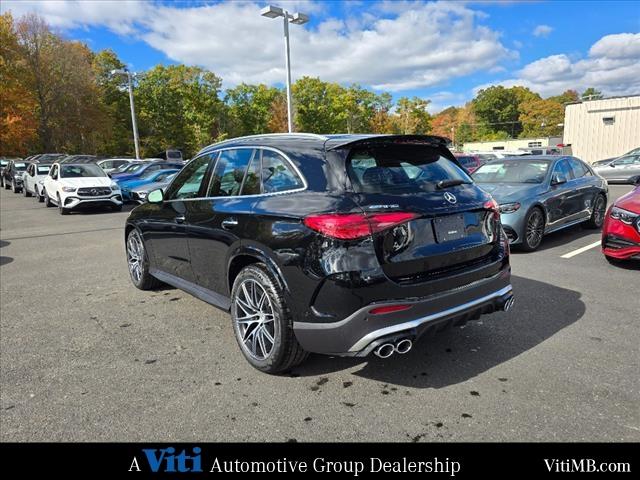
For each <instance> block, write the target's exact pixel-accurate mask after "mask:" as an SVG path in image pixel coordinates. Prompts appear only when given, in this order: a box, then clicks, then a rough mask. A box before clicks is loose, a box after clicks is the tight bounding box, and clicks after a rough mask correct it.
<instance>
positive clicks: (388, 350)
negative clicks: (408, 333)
mask: <svg viewBox="0 0 640 480" xmlns="http://www.w3.org/2000/svg"><path fill="white" fill-rule="evenodd" d="M411 347H413V342H412V341H411V340H409V339H408V338H403V339H402V340H398V342H397V343H396V344H395V345H394V344H393V343H383V344H382V345H380V346H379V347H378V348H376V349H375V350H374V351H373V353H374V354H375V355H376V356H377V357H379V358H389V357H390V356H391V355H393V354H394V353H399V354H400V355H403V354H405V353H407V352H409V350H411Z"/></svg>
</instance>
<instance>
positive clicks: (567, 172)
mask: <svg viewBox="0 0 640 480" xmlns="http://www.w3.org/2000/svg"><path fill="white" fill-rule="evenodd" d="M557 173H559V174H560V175H563V176H564V177H565V178H566V179H567V181H569V180H571V179H572V175H571V168H570V167H569V162H567V161H566V160H560V161H559V162H558V163H556V166H555V168H554V169H553V174H554V175H555V174H557Z"/></svg>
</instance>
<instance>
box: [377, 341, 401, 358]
mask: <svg viewBox="0 0 640 480" xmlns="http://www.w3.org/2000/svg"><path fill="white" fill-rule="evenodd" d="M395 350H396V347H394V346H393V344H391V343H383V344H382V345H380V346H379V347H378V348H376V349H375V350H374V352H373V353H375V354H376V356H377V357H380V358H389V357H390V356H391V355H393V352H395Z"/></svg>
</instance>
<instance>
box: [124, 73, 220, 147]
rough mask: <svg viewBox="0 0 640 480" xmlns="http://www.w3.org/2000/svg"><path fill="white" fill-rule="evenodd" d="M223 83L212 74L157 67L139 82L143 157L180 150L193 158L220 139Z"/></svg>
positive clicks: (137, 93) (137, 94)
mask: <svg viewBox="0 0 640 480" xmlns="http://www.w3.org/2000/svg"><path fill="white" fill-rule="evenodd" d="M221 84H222V82H221V80H220V78H219V77H217V76H216V75H215V74H214V73H213V72H210V71H207V70H203V69H202V68H199V67H187V66H185V65H170V66H166V67H165V66H163V65H157V66H156V67H154V68H152V69H151V70H149V71H148V72H146V74H145V75H144V76H143V77H142V78H141V79H140V80H139V82H138V85H137V88H136V90H135V95H136V102H137V103H136V105H139V112H140V113H139V119H140V142H141V149H142V150H143V152H144V155H145V156H146V155H153V154H154V153H155V152H157V151H159V150H165V149H167V148H171V147H177V148H181V149H183V150H184V152H185V154H186V155H187V156H188V155H191V154H193V153H195V152H197V151H198V150H199V149H200V148H202V147H203V146H205V145H208V144H209V143H212V142H214V141H216V140H218V139H220V138H221V135H223V134H224V132H223V130H222V127H221V124H222V121H223V117H224V113H225V112H224V104H223V102H222V101H221V100H220V98H219V93H220V86H221Z"/></svg>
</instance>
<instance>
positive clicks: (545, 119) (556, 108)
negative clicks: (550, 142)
mask: <svg viewBox="0 0 640 480" xmlns="http://www.w3.org/2000/svg"><path fill="white" fill-rule="evenodd" d="M520 112H521V113H520V121H521V122H522V127H523V130H522V133H521V134H520V136H521V137H551V136H557V135H560V134H561V133H562V127H558V124H560V123H562V122H563V121H564V106H563V105H562V104H560V103H558V102H556V101H553V100H549V99H547V100H543V99H540V100H530V101H528V102H524V103H523V104H522V105H520Z"/></svg>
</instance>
